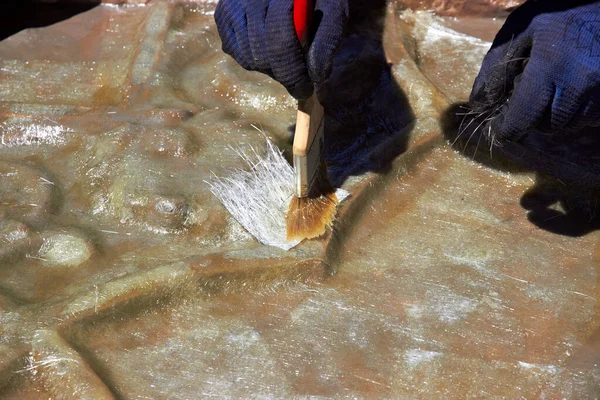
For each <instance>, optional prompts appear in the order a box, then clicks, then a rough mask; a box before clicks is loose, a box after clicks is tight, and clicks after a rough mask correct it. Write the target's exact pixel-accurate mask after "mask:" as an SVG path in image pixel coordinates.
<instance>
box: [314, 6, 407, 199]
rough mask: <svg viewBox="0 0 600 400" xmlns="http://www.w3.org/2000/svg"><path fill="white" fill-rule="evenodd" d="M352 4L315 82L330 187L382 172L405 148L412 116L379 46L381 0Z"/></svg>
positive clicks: (381, 41) (383, 8)
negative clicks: (327, 71) (341, 35)
mask: <svg viewBox="0 0 600 400" xmlns="http://www.w3.org/2000/svg"><path fill="white" fill-rule="evenodd" d="M355 3H356V4H351V6H350V10H351V15H350V21H349V24H348V27H349V28H348V32H347V35H346V37H345V39H344V41H343V42H342V44H341V45H340V48H339V50H338V52H337V53H336V56H335V59H334V69H333V72H332V74H331V76H330V78H329V79H328V81H327V82H326V83H324V84H322V85H320V86H318V87H317V90H318V95H319V99H320V100H321V102H322V104H323V106H324V107H325V112H326V117H325V158H326V160H327V165H328V172H329V178H330V180H331V182H332V184H333V185H334V186H336V187H339V186H341V185H342V184H343V182H344V181H345V180H346V179H347V178H348V177H350V176H356V175H360V174H363V173H365V172H369V171H372V172H378V173H385V172H386V171H387V170H388V169H389V168H390V166H391V163H392V161H393V160H394V159H395V158H396V157H397V156H398V155H399V154H401V153H403V152H404V151H405V150H406V148H407V145H408V134H409V133H410V131H411V129H409V128H410V127H411V126H412V124H413V122H414V120H415V116H414V114H413V112H412V110H411V107H410V105H409V104H408V99H407V97H406V96H405V94H404V92H403V91H402V90H401V89H400V87H399V86H398V85H397V83H396V82H395V80H394V78H393V76H392V69H391V65H390V64H389V63H388V60H387V58H386V55H385V53H384V49H383V33H384V20H385V14H386V2H385V1H383V0H375V1H373V2H370V3H369V4H368V5H364V4H361V3H360V2H358V1H357V2H355ZM407 128H408V129H407Z"/></svg>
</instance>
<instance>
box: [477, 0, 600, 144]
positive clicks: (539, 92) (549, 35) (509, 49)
mask: <svg viewBox="0 0 600 400" xmlns="http://www.w3.org/2000/svg"><path fill="white" fill-rule="evenodd" d="M470 104H471V107H472V109H473V111H474V112H476V113H482V112H485V113H486V114H485V115H486V116H487V118H489V123H490V125H489V126H488V125H486V126H484V129H485V130H484V132H485V133H486V134H489V135H490V136H491V137H489V138H488V139H489V140H490V141H491V142H492V143H496V144H499V145H502V143H503V142H506V141H518V140H520V139H522V138H523V137H524V136H525V135H528V134H532V133H533V134H542V135H548V134H550V135H569V134H570V133H573V132H579V131H581V130H582V129H583V128H585V127H594V126H600V2H599V1H566V0H558V1H557V0H528V1H527V2H526V3H524V4H523V5H522V6H521V7H519V8H518V9H516V10H515V11H514V12H513V13H512V14H511V15H510V16H509V17H508V19H507V20H506V23H505V24H504V26H503V27H502V29H501V30H500V32H499V33H498V35H497V36H496V38H495V40H494V43H493V45H492V48H491V50H490V51H489V53H488V54H487V55H486V57H485V59H484V61H483V65H482V68H481V71H480V73H479V76H478V77H477V79H476V81H475V84H474V87H473V91H472V93H471V98H470ZM488 127H489V129H488Z"/></svg>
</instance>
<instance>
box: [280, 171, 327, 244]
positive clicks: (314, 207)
mask: <svg viewBox="0 0 600 400" xmlns="http://www.w3.org/2000/svg"><path fill="white" fill-rule="evenodd" d="M317 174H318V175H317V177H316V179H315V183H314V184H313V186H312V187H311V190H310V193H309V195H308V196H307V197H297V196H294V197H293V198H292V200H291V201H290V208H289V210H288V213H287V217H286V228H287V240H303V239H313V238H317V237H319V236H321V235H323V234H324V233H325V232H326V231H327V228H331V226H332V225H333V221H334V220H335V214H336V211H337V205H338V203H339V201H338V198H337V196H336V194H335V189H334V188H333V187H332V186H331V183H330V182H329V178H328V176H327V166H326V165H325V160H324V159H321V163H320V165H319V171H318V172H317Z"/></svg>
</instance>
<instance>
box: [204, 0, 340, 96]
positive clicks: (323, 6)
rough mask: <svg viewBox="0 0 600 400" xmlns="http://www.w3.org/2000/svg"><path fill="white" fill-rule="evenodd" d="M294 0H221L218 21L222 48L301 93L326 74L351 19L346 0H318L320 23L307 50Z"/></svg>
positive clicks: (307, 92)
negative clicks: (296, 20)
mask: <svg viewBox="0 0 600 400" xmlns="http://www.w3.org/2000/svg"><path fill="white" fill-rule="evenodd" d="M293 8H294V1H293V0H220V1H219V3H218V4H217V9H216V11H215V21H216V23H217V28H218V30H219V35H220V36H221V40H222V41H223V51H225V53H227V54H229V55H231V56H232V57H233V58H234V59H235V60H236V61H237V62H238V63H239V64H240V65H241V66H242V67H243V68H245V69H247V70H251V71H259V72H263V73H265V74H267V75H269V76H271V77H272V78H274V79H275V80H277V81H279V82H280V83H281V84H282V85H283V86H285V88H286V89H287V90H288V92H290V94H291V95H292V96H294V97H295V98H297V99H303V98H307V97H308V96H310V95H311V94H312V92H313V82H314V83H320V82H323V81H324V80H326V79H327V78H328V76H329V74H330V72H331V66H332V60H333V53H334V51H335V50H336V48H337V47H338V45H339V44H340V42H341V40H342V34H343V31H344V26H345V24H346V21H347V19H348V0H316V3H315V18H314V21H313V23H314V24H316V25H317V30H316V33H315V34H314V40H313V41H312V44H311V45H310V48H309V49H308V52H307V54H306V56H305V55H304V53H303V51H302V46H301V44H300V41H299V40H298V38H297V37H296V30H295V28H294V20H293Z"/></svg>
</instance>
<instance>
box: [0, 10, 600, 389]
mask: <svg viewBox="0 0 600 400" xmlns="http://www.w3.org/2000/svg"><path fill="white" fill-rule="evenodd" d="M213 7H214V4H206V3H202V2H201V3H196V4H189V3H186V4H179V3H177V2H161V1H153V2H150V3H149V4H148V5H147V6H144V7H133V6H123V7H114V6H101V7H98V8H95V9H94V10H92V11H90V12H88V13H86V14H82V15H79V16H77V17H75V18H73V19H71V20H68V21H65V22H63V23H61V24H58V25H55V26H52V27H48V28H45V29H40V30H28V31H24V32H22V33H20V34H18V35H15V36H13V37H11V38H10V39H8V40H5V41H3V42H1V43H0V93H1V94H2V97H1V100H2V102H0V122H1V129H2V131H1V133H2V136H1V142H0V158H1V159H0V216H2V221H1V222H0V244H1V246H0V333H1V335H0V393H1V396H0V397H2V398H8V399H23V398H26V399H28V398H31V399H37V398H39V399H47V398H56V399H70V398H95V399H102V398H123V399H125V398H131V399H134V398H152V399H166V398H203V397H209V396H213V397H218V398H247V397H252V396H255V397H267V398H290V397H294V396H324V397H331V398H381V397H385V398H423V399H447V398H457V399H463V398H547V399H554V398H594V397H596V396H597V395H598V393H599V392H600V370H599V369H598V363H599V362H600V353H599V349H598V348H599V346H598V343H599V339H598V338H599V332H600V319H599V317H600V313H599V311H598V307H597V299H598V297H599V296H600V288H599V286H598V274H599V272H600V245H599V244H598V243H599V241H598V239H599V236H598V232H597V231H596V232H591V233H588V234H587V235H580V236H579V237H569V236H560V235H556V234H552V233H550V232H548V231H547V230H544V229H541V228H539V227H537V226H536V225H533V224H532V223H530V222H529V221H528V219H527V216H526V211H525V210H524V209H523V208H522V207H521V206H520V201H521V199H522V197H523V195H524V193H525V192H526V191H528V190H529V189H530V188H531V187H532V186H533V185H534V184H535V182H534V177H533V175H531V174H529V173H526V172H522V171H519V170H518V169H516V168H514V167H513V166H506V165H500V167H499V168H491V167H488V166H486V165H484V164H480V163H477V162H474V161H473V160H471V159H470V158H469V157H465V156H464V155H462V154H461V153H459V152H457V151H455V150H453V149H451V148H450V147H448V146H447V144H446V143H445V141H444V140H443V138H442V137H441V135H440V118H441V115H442V113H443V111H444V110H445V109H446V108H447V107H448V105H449V104H450V101H458V100H461V99H464V98H465V97H466V96H468V93H469V88H470V83H471V82H472V79H473V78H474V75H475V74H476V73H477V65H478V63H480V62H481V58H482V57H483V55H484V54H485V51H486V49H487V46H489V43H486V42H483V41H482V40H481V39H475V38H473V37H470V36H466V35H459V34H457V33H456V32H453V31H449V30H447V28H446V27H447V26H448V24H450V23H452V22H448V21H444V20H442V19H438V18H433V17H432V16H431V15H429V14H427V13H420V12H412V11H403V10H404V7H402V6H399V5H392V6H391V7H389V8H388V9H387V10H388V18H387V24H386V30H385V32H384V36H383V41H384V44H385V54H384V53H383V52H382V51H381V46H380V41H379V39H378V38H377V37H378V35H377V33H378V30H377V27H375V28H373V27H370V28H368V29H367V28H363V27H358V28H356V29H355V30H354V32H353V34H352V35H351V36H350V37H349V38H348V39H347V40H346V42H345V43H344V45H343V47H342V49H341V51H340V54H339V56H338V58H337V59H336V71H335V72H334V75H333V76H332V79H331V82H330V83H329V84H328V85H326V86H325V87H323V88H322V91H321V92H322V95H323V97H324V101H323V102H324V104H325V105H326V107H327V109H328V110H329V116H328V125H327V126H328V133H327V135H328V136H327V137H328V138H329V139H328V140H329V142H328V157H329V160H328V161H330V164H329V166H330V170H331V174H332V178H334V180H336V183H343V185H344V187H345V188H347V189H348V190H349V191H350V192H351V193H352V196H351V198H350V199H349V200H347V201H346V202H345V203H343V204H342V206H341V209H340V215H339V218H338V222H337V223H336V225H335V227H334V232H333V233H331V234H330V235H328V236H327V237H325V238H323V239H321V240H317V241H307V242H304V243H302V244H301V245H300V246H299V247H297V248H295V249H293V250H292V251H289V252H284V251H281V250H278V249H275V248H270V247H265V246H261V245H259V244H258V243H257V242H256V241H254V239H253V238H252V237H250V236H249V235H248V234H247V233H246V232H245V231H243V229H242V228H240V227H239V225H237V223H236V222H235V221H233V220H232V219H231V218H230V217H229V215H228V214H227V212H226V211H225V210H224V209H223V208H222V206H221V205H220V204H219V203H218V201H217V200H216V199H215V198H214V197H213V196H212V195H211V194H210V193H209V191H208V187H207V185H206V183H205V182H204V181H205V179H208V178H209V177H210V174H211V172H212V171H214V172H215V173H217V174H220V173H222V172H223V171H225V170H227V169H228V168H231V167H236V166H240V165H242V162H241V160H240V159H239V157H238V156H237V154H236V153H235V151H234V150H233V149H232V148H230V147H229V146H232V145H233V146H241V147H242V148H247V146H249V145H253V146H255V147H256V148H261V146H262V145H263V144H264V142H263V138H262V136H261V134H260V133H259V132H257V131H256V130H255V129H254V128H253V127H252V125H257V126H260V127H261V128H262V129H264V130H265V131H266V132H268V133H269V134H270V136H271V137H272V139H273V140H274V141H275V142H276V143H277V144H278V145H279V146H281V147H282V148H283V149H285V150H286V151H288V152H289V148H290V137H289V126H290V124H291V123H292V122H293V119H294V115H295V112H294V101H292V100H291V99H289V97H288V96H287V94H286V93H285V91H284V90H283V89H282V88H280V87H279V86H278V85H277V84H275V83H273V82H272V81H271V80H269V79H268V78H266V77H263V76H261V75H259V74H255V73H249V72H245V71H242V70H241V69H240V68H239V67H238V66H237V65H235V63H234V62H233V61H232V60H230V59H229V58H228V57H226V56H225V55H223V54H222V53H221V51H220V43H219V40H218V36H217V34H216V29H215V27H214V25H213V22H212V16H211V11H212V9H213ZM470 23H471V24H472V26H471V27H470V28H469V27H468V26H467V25H468V24H465V25H462V30H463V31H464V32H467V33H468V32H469V31H470V32H475V33H474V34H476V35H478V36H480V37H482V38H483V39H486V38H487V36H486V35H489V32H483V31H484V30H483V29H482V25H481V24H482V22H481V21H478V20H471V22H470ZM492 26H494V29H497V27H496V26H495V25H490V29H491V27H492ZM481 32H483V34H479V33H481ZM373 33H376V34H375V35H373ZM386 62H390V64H389V65H388V64H387V63H386ZM457 71H459V72H458V73H457ZM484 151H485V152H486V153H487V152H488V151H489V149H484Z"/></svg>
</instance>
